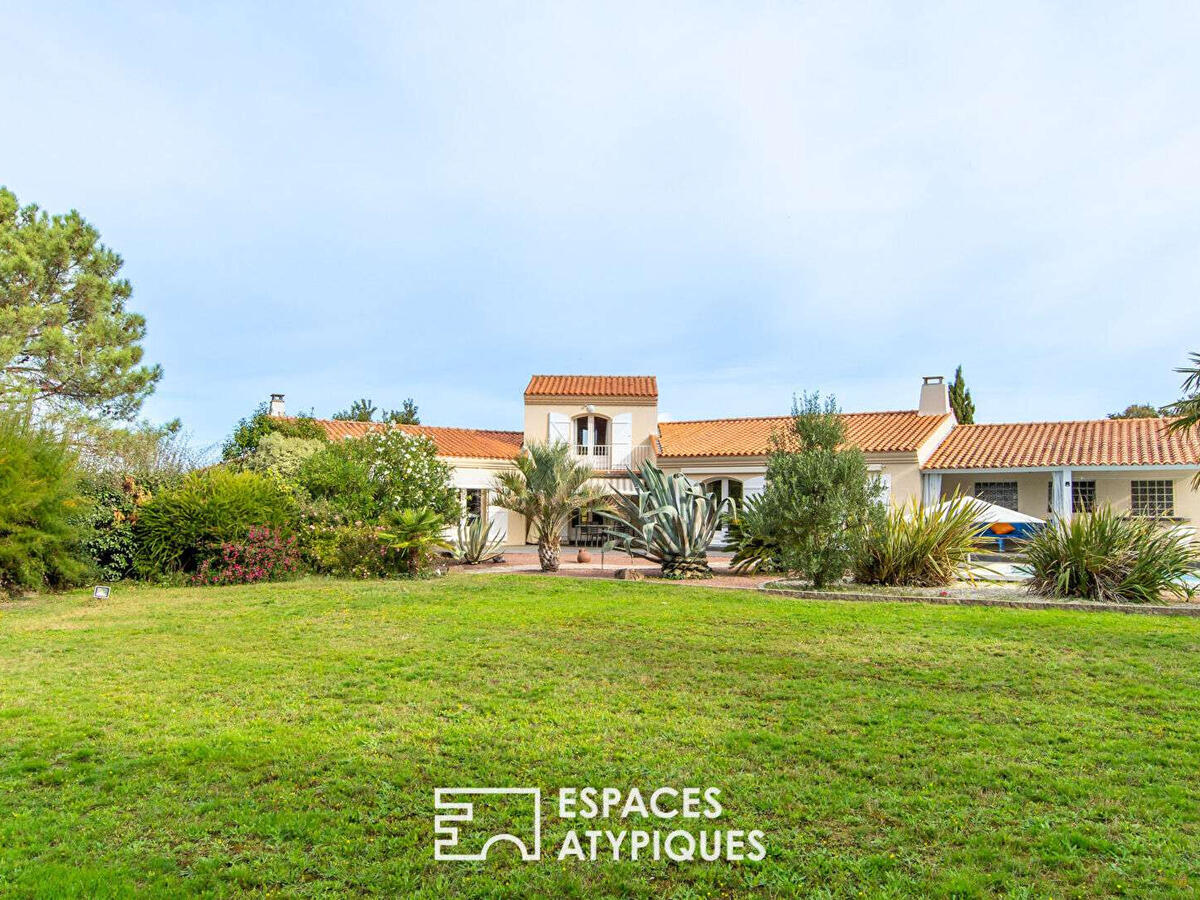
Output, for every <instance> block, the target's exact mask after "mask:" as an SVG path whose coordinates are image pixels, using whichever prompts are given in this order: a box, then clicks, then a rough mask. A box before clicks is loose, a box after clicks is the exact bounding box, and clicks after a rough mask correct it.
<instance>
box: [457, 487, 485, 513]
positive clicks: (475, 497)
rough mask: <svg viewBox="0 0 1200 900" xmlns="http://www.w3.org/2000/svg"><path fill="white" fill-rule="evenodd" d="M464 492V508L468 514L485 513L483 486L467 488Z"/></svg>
mask: <svg viewBox="0 0 1200 900" xmlns="http://www.w3.org/2000/svg"><path fill="white" fill-rule="evenodd" d="M462 494H463V510H464V511H465V512H466V514H467V515H468V516H481V515H483V490H482V489H481V488H467V489H466V490H464V491H463V492H462Z"/></svg>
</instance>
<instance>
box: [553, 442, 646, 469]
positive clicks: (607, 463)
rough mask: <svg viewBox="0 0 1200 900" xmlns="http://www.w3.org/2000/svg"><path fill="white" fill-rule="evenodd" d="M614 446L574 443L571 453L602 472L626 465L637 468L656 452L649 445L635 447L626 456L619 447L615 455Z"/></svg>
mask: <svg viewBox="0 0 1200 900" xmlns="http://www.w3.org/2000/svg"><path fill="white" fill-rule="evenodd" d="M613 449H614V448H613V446H612V445H611V444H572V445H571V453H572V454H573V455H574V456H575V458H576V459H578V460H579V461H580V462H584V463H587V464H588V465H589V466H591V467H592V468H593V469H596V470H597V471H600V472H606V471H612V470H614V469H621V470H623V469H624V468H625V467H626V466H629V467H631V468H634V469H636V468H637V467H638V466H640V465H641V464H642V461H643V460H645V459H652V458H653V456H654V454H653V452H652V451H651V449H650V447H649V446H640V447H633V448H631V449H630V451H629V456H628V457H627V458H626V456H625V452H624V450H623V449H620V448H618V449H617V456H615V457H614V456H613Z"/></svg>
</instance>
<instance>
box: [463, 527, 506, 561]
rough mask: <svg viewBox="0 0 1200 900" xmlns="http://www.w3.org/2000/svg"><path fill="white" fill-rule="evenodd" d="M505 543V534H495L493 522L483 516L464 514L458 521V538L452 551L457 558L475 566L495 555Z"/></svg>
mask: <svg viewBox="0 0 1200 900" xmlns="http://www.w3.org/2000/svg"><path fill="white" fill-rule="evenodd" d="M503 544H504V538H503V536H501V535H500V534H495V535H493V533H492V523H491V522H489V521H488V520H487V519H485V518H484V517H483V516H464V517H463V518H462V519H461V520H460V521H459V523H458V540H457V541H456V542H455V544H454V547H453V549H452V550H451V553H453V554H454V558H455V559H457V560H461V561H462V562H465V563H466V564H467V565H471V566H473V565H475V564H476V563H479V562H482V561H483V560H485V559H492V558H493V557H495V556H496V555H497V554H498V552H499V550H500V548H501V546H503Z"/></svg>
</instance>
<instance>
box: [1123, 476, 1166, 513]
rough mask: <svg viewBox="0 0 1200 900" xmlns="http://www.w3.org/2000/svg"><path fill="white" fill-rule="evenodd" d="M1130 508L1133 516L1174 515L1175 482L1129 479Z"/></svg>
mask: <svg viewBox="0 0 1200 900" xmlns="http://www.w3.org/2000/svg"><path fill="white" fill-rule="evenodd" d="M1129 497H1130V509H1131V511H1132V512H1133V514H1134V515H1135V516H1154V517H1169V516H1173V515H1175V482H1173V481H1170V480H1162V481H1131V482H1130V483H1129Z"/></svg>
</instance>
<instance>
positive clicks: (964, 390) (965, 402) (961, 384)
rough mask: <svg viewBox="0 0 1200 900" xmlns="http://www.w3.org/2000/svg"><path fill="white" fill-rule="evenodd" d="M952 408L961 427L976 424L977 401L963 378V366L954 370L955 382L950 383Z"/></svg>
mask: <svg viewBox="0 0 1200 900" xmlns="http://www.w3.org/2000/svg"><path fill="white" fill-rule="evenodd" d="M950 408H951V409H953V410H954V418H956V419H958V423H959V424H960V425H974V424H975V401H974V400H972V399H971V391H970V389H969V388H968V387H967V382H966V380H965V379H964V378H963V373H962V366H959V367H958V368H957V369H955V370H954V380H953V381H952V382H950Z"/></svg>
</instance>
